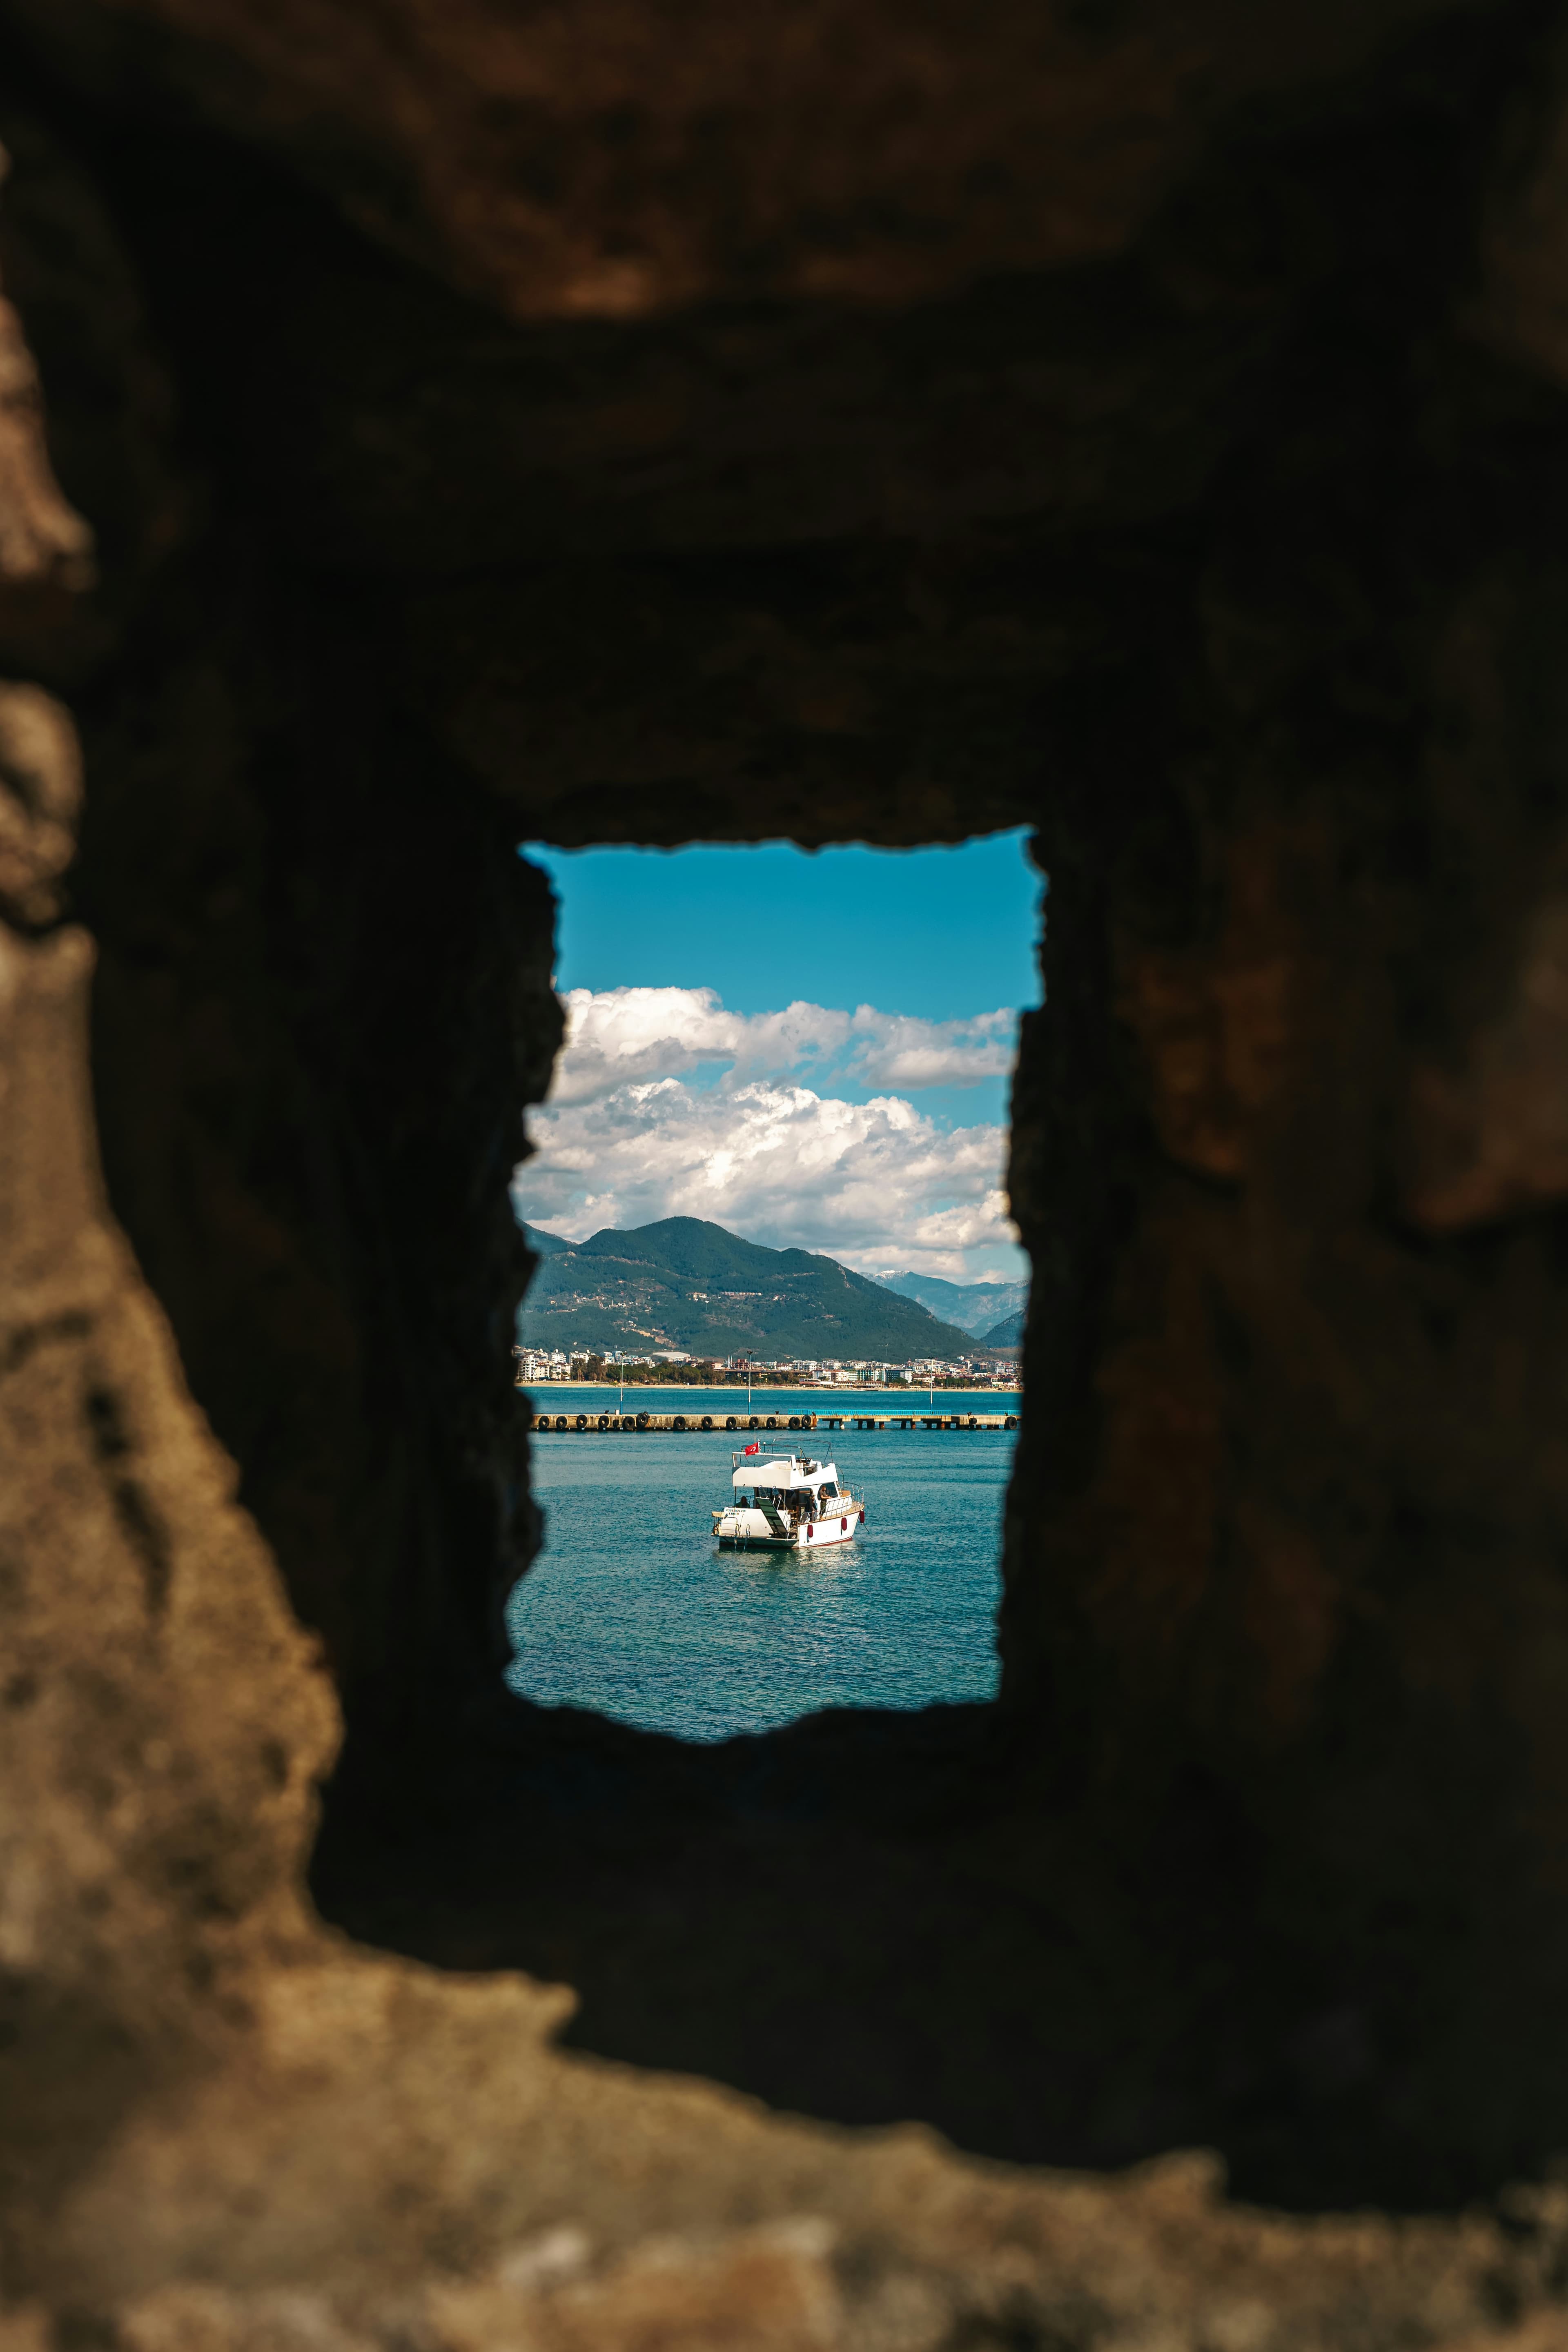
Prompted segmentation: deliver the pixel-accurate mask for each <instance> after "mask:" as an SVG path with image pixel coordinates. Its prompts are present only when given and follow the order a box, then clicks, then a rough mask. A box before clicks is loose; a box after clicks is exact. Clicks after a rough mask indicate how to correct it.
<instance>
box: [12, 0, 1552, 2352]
mask: <svg viewBox="0 0 1568 2352" xmlns="http://www.w3.org/2000/svg"><path fill="white" fill-rule="evenodd" d="M0 26H3V27H4V41H5V47H4V50H3V53H0V130H3V131H4V133H5V138H6V141H7V143H8V145H9V148H10V150H11V152H12V156H13V163H14V170H13V173H12V177H11V180H10V182H9V184H8V185H7V188H6V191H5V204H4V207H3V208H0V266H3V274H4V279H5V290H6V295H7V297H8V299H9V302H10V303H11V304H13V305H14V306H15V307H14V309H6V310H4V311H3V312H0V671H3V672H4V675H5V681H6V682H5V685H4V687H3V688H0V1416H3V1418H0V1444H3V1447H4V1453H3V1455H0V1615H3V1621H4V1622H3V1629H0V1642H3V1659H0V1741H3V1742H4V1747H5V1760H4V1779H3V1781H0V1856H3V1870H0V2198H3V2203H4V2211H3V2216H0V2297H3V2300H0V2342H3V2344H4V2346H5V2352H43V2347H53V2352H82V2347H101V2346H104V2345H106V2344H107V2345H111V2346H114V2347H124V2352H229V2347H235V2352H350V2347H371V2346H376V2347H386V2352H478V2347H480V2346H485V2347H489V2346H498V2347H519V2352H523V2348H524V2347H541V2352H576V2347H586V2346H588V2345H590V2344H592V2345H595V2346H598V2345H604V2346H610V2347H619V2346H626V2347H634V2346H635V2347H649V2352H652V2347H654V2346H661V2347H663V2346H669V2345H674V2344H690V2345H703V2344H712V2345H714V2346H718V2345H721V2344H722V2345H745V2346H756V2347H781V2352H782V2347H792V2352H793V2347H802V2348H803V2352H805V2347H812V2352H816V2347H835V2346H838V2345H845V2346H851V2345H853V2346H861V2345H865V2346H873V2347H879V2346H887V2347H906V2346H907V2347H927V2346H929V2347H933V2352H935V2347H946V2352H959V2347H976V2346H984V2345H1049V2346H1051V2347H1057V2352H1063V2347H1068V2352H1091V2347H1127V2352H1133V2347H1137V2348H1138V2352H1153V2347H1183V2352H1185V2347H1191V2352H1316V2347H1324V2352H1327V2348H1328V2347H1347V2346H1348V2347H1367V2352H1384V2347H1387V2348H1388V2352H1395V2347H1401V2348H1402V2352H1403V2348H1404V2347H1424V2346H1425V2347H1435V2346H1444V2345H1453V2346H1456V2347H1457V2346H1459V2345H1464V2346H1467V2347H1482V2346H1485V2347H1496V2352H1503V2347H1514V2352H1552V2347H1555V2346H1556V2345H1558V2344H1559V2343H1560V2342H1561V2341H1563V2329H1564V2322H1563V2298H1564V2293H1565V2281H1568V2256H1565V2253H1564V2244H1565V2239H1564V2230H1565V2223H1564V2216H1563V2194H1562V2191H1561V2189H1559V2188H1556V2187H1553V2186H1552V2185H1550V2181H1551V2179H1552V2169H1551V2168H1552V2159H1553V2158H1555V2157H1556V2156H1557V2155H1558V2154H1560V2153H1561V2152H1562V2151H1563V2148H1564V2147H1565V2146H1568V2066H1565V2063H1564V2060H1563V2050H1562V2037H1561V2033H1560V2031H1559V2025H1558V2019H1559V2012H1560V2009H1561V1987H1562V1983H1563V1972H1564V1967H1565V1965H1568V1870H1565V1864H1564V1856H1565V1854H1568V1704H1565V1700H1568V1615H1565V1607H1568V1604H1565V1600H1564V1587H1563V1559H1564V1556H1565V1553H1564V1537H1565V1533H1568V1455H1565V1454H1564V1448H1563V1434H1562V1432H1563V1402H1564V1396H1565V1392H1568V1358H1565V1354H1564V1342H1563V1331H1564V1329H1565V1328H1568V1324H1565V1321H1564V1317H1563V1283H1564V1269H1565V1267H1568V1255H1565V1253H1564V1249H1563V1230H1564V1229H1563V1214H1564V1192H1565V1187H1568V1125H1565V1123H1564V1118H1563V1075H1564V1054H1565V1046H1564V1012H1563V992H1564V988H1565V987H1568V978H1565V974H1568V946H1565V944H1564V936H1563V934H1564V918H1563V887H1564V883H1563V875H1564V864H1563V860H1564V843H1565V840H1568V833H1565V829H1564V828H1565V823H1568V807H1565V804H1564V784H1563V777H1564V775H1565V773H1568V766H1565V763H1564V757H1563V753H1564V719H1565V717H1568V712H1565V709H1564V703H1563V675H1564V673H1563V664H1562V660H1561V645H1562V639H1563V615H1564V613H1565V612H1568V593H1565V590H1568V583H1565V580H1564V573H1563V555H1562V551H1563V547H1564V545H1568V512H1565V511H1564V503H1563V502H1564V495H1565V489H1564V486H1565V484H1568V467H1565V466H1564V454H1565V452H1568V411H1565V409H1564V407H1563V383H1562V376H1563V362H1562V356H1561V352H1562V344H1563V328H1562V319H1563V315H1565V314H1568V289H1565V287H1564V284H1563V282H1562V281H1563V267H1562V256H1563V237H1562V234H1561V224H1560V221H1559V217H1558V215H1559V214H1560V213H1561V211H1562V204H1561V201H1560V198H1561V186H1560V184H1561V182H1562V179H1563V164H1562V153H1561V151H1562V146H1563V133H1562V130H1561V123H1560V117H1561V113H1562V106H1561V89H1562V73H1561V58H1562V56H1563V35H1562V30H1561V26H1560V25H1559V22H1558V19H1557V16H1556V14H1555V13H1554V12H1553V11H1552V9H1551V8H1549V7H1545V6H1540V5H1531V6H1524V5H1493V6H1474V7H1463V6H1452V7H1436V6H1434V7H1425V6H1421V5H1409V6H1394V5H1389V6H1386V7H1379V8H1377V9H1374V10H1371V11H1368V10H1365V9H1363V10H1360V11H1353V12H1352V11H1350V10H1340V9H1327V10H1325V9H1322V8H1319V9H1316V10H1306V9H1302V8H1300V7H1295V6H1291V7H1285V6H1283V5H1281V6H1276V7H1271V8H1267V9H1261V10H1260V9H1247V10H1237V9H1231V8H1229V7H1224V6H1220V5H1217V0H1216V5H1209V6H1205V7H1203V8H1187V9H1184V10H1182V11H1179V12H1178V11H1175V10H1172V9H1167V8H1165V7H1163V6H1154V5H1147V6H1144V7H1137V6H1128V7H1121V6H1114V7H1100V6H1094V7H1086V6H1078V7H1074V8H1071V9H1067V8H1064V9H1059V10H1056V11H1036V12H1033V13H1029V12H1021V11H1016V10H1010V9H1006V8H994V9H992V10H991V11H990V12H989V13H983V14H982V16H980V17H979V18H976V17H975V16H974V15H973V11H969V12H957V11H952V10H947V11H945V12H944V10H943V9H942V8H941V7H937V8H935V9H928V10H927V11H925V13H924V14H923V15H921V16H919V17H918V18H916V17H911V16H910V15H909V13H908V11H905V12H903V13H902V14H900V16H898V18H897V21H896V22H895V21H894V18H893V16H891V15H889V13H888V12H886V11H884V10H881V9H880V8H879V6H878V5H875V0H835V5H832V6H826V7H823V8H819V9H816V10H815V11H811V12H806V13H805V14H802V13H801V12H799V11H795V12H792V13H788V14H786V13H784V12H779V11H773V10H769V9H766V8H764V9H761V10H752V11H750V12H749V13H747V12H743V13H742V16H734V15H733V13H732V12H731V15H730V16H719V15H717V14H714V13H712V12H707V11H705V10H703V9H702V8H700V7H698V6H695V5H693V6H692V7H689V8H688V9H685V10H683V11H680V12H678V13H676V14H671V13H670V12H668V11H666V12H664V13H663V14H660V13H659V12H657V11H652V10H649V9H647V8H645V7H640V6H637V7H626V8H622V9H620V10H619V12H618V13H617V12H616V11H610V12H608V13H605V11H603V10H600V11H598V12H597V13H595V12H592V11H589V10H587V9H585V8H583V7H575V8H567V9H564V10H562V11H558V12H557V13H556V14H555V15H553V16H541V15H539V14H538V13H537V12H535V13H533V14H529V13H528V12H524V11H521V10H518V11H508V10H506V9H502V8H486V9H483V10H481V9H479V8H478V7H476V6H473V5H470V0H452V5H445V6H443V7H442V8H441V9H439V10H436V9H433V8H426V7H423V6H420V5H416V0H397V5H392V0H388V5H385V6H384V7H377V8H375V9H374V10H365V9H359V8H354V9H350V8H347V7H339V6H334V5H329V0H290V5H289V6H288V7H287V8H284V9H281V10H279V9H278V8H274V7H267V8H263V7H261V6H259V5H258V6H255V7H252V6H248V5H241V0H70V5H51V6H49V7H48V8H47V9H45V8H43V7H41V6H35V5H32V0H5V5H3V6H0ZM35 355H36V356H35ZM40 383H41V384H42V387H43V393H44V395H45V396H46V399H47V447H46V441H45V418H46V408H45V406H44V405H42V404H41V403H40V393H39V386H40ZM83 518H85V520H83ZM89 527H90V529H89ZM78 816H79V817H80V852H79V857H78V859H77V862H76V863H75V865H74V866H71V865H70V863H69V856H70V842H71V838H72V834H73V829H74V827H75V826H76V824H77V821H78ZM1002 824H1031V825H1033V826H1034V827H1035V828H1036V831H1037V855H1038V856H1039V857H1040V860H1041V862H1042V864H1043V865H1044V866H1045V867H1046V869H1047V871H1048V874H1049V877H1050V897H1049V910H1050V912H1049V928H1048V932H1047V940H1046V942H1045V950H1044V957H1045V970H1046V977H1047V1002H1046V1007H1045V1009H1044V1010H1043V1011H1042V1012H1039V1013H1035V1014H1033V1015H1031V1016H1030V1019H1029V1021H1028V1023H1027V1024H1026V1034H1025V1040H1024V1045H1023V1051H1022V1055H1021V1059H1020V1065H1019V1070H1018V1074H1017V1080H1016V1093H1015V1106H1014V1151H1013V1168H1012V1188H1013V1198H1014V1202H1015V1207H1016V1213H1017V1214H1018V1217H1019V1220H1020V1223H1021V1224H1022V1227H1023V1229H1024V1232H1025V1234H1026V1239H1027V1240H1028V1243H1029V1245H1030V1248H1031V1251H1032V1253H1033V1256H1034V1261H1035V1267H1036V1278H1035V1292H1034V1299H1033V1305H1032V1310H1031V1321H1030V1328H1029V1336H1028V1344H1027V1376H1028V1381H1029V1407H1028V1412H1027V1415H1026V1426H1025V1429H1024V1432H1023V1434H1022V1439H1021V1443H1020V1446H1019V1452H1018V1457H1017V1471H1016V1478H1015V1483H1014V1488H1013V1492H1012V1495H1011V1497H1010V1500H1009V1507H1008V1525H1007V1535H1006V1551H1005V1578H1006V1601H1005V1611H1004V1618H1003V1624H1002V1633H1001V1639H1002V1648H1003V1658H1004V1667H1005V1680H1004V1693H1003V1704H1002V1705H1001V1706H1000V1707H999V1708H996V1709H976V1708H952V1709H933V1710H931V1711H930V1712H929V1714H928V1715H926V1716H924V1717H915V1718H904V1717H854V1716H848V1717H826V1718H822V1719H819V1720H817V1721H816V1722H811V1723H807V1724H805V1725H802V1726H797V1727H794V1728H792V1729H791V1730H790V1731H788V1732H785V1733H783V1734H780V1735H777V1736H775V1737H773V1738H767V1739H759V1740H751V1741H738V1742H734V1743H731V1745H730V1746H729V1747H728V1748H725V1749H723V1750H721V1751H718V1752H715V1753H704V1752H701V1751H696V1750H690V1749H685V1748H680V1747H679V1745H678V1744H677V1743H674V1742H671V1741H668V1740H661V1739H658V1738H651V1737H647V1736H642V1735H637V1734H633V1733H629V1732H625V1733H623V1732H620V1731H617V1730H616V1729H614V1728H613V1727H609V1726H606V1725H603V1724H599V1723H596V1722H595V1721H594V1720H592V1719H591V1718H587V1717H579V1716H574V1715H572V1714H571V1713H569V1712H568V1713H563V1714H561V1715H555V1716H549V1715H544V1714H542V1713H540V1712H539V1711H536V1710H532V1709H530V1708H528V1707H526V1706H522V1705H521V1704H520V1703H515V1702H512V1701H510V1700H509V1699H507V1698H506V1697H505V1696H503V1694H502V1691H501V1688H500V1676H499V1668H500V1661H501V1657H502V1654H503V1644H502V1640H501V1634H500V1611H501V1603H502V1601H503V1600H504V1597H505V1594H506V1592H507V1590H508V1588H509V1586H510V1582H511V1581H512V1580H513V1579H514V1578H515V1576H516V1575H517V1574H518V1573H519V1572H521V1570H522V1569H523V1568H525V1567H526V1564H527V1561H528V1559H529V1558H530V1556H531V1550H532V1549H533V1545H534V1542H535V1538H536V1533H537V1529H536V1522H535V1517H534V1514H533V1511H532V1507H531V1504H530V1502H529V1500H528V1495H527V1482H526V1467H527V1465H526V1445H525V1441H524V1437H523V1433H522V1431H521V1424H520V1422H519V1419H518V1417H517V1415H516V1412H515V1411H514V1410H513V1406H512V1400H511V1398H510V1394H509V1392H508V1390H507V1387H506V1375H507V1369H508V1367H507V1352H506V1351H507V1343H508V1341H509V1339H510V1320H511V1312H512V1307H513V1305H514V1303H515V1300H516V1297H517V1296H518V1295H519V1292H520V1289H521V1284H522V1281H523V1279H524V1278H525V1276H526V1272H527V1265H526V1259H525V1256H524V1254H523V1252H522V1250H521V1244H520V1243H519V1240H518V1237H517V1235H516V1233H515V1231H514V1229H513V1227H512V1225H511V1223H510V1214H509V1212H508V1209H507V1204H506V1199H505V1177H506V1174H507V1171H508V1168H509V1165H510V1160H511V1158H512V1157H513V1154H514V1151H515V1150H516V1148H517V1127H516V1119H517V1111H518V1108H519V1106H520V1104H521V1103H523V1102H526V1101H529V1100H537V1099H538V1098H539V1097H540V1096H541V1094H542V1091H543V1088H544V1086H545V1084H546V1081H547V1077H548V1071H549V1066H550V1061H551V1057H552V1053H553V1051H554V1048H555V1045H556V1043H557V1041H558V1037H559V1020H560V1015H559V1009H558V1007H557V1006H556V1004H555V1003H554V1000H553V998H552V995H551V993H550V989H549V975H550V965H551V936H550V934H551V913H552V910H551V908H550V904H549V898H548V893H547V891H546V889H545V887H544V884H543V881H542V877H540V876H538V875H537V874H535V873H533V872H532V871H531V869H530V868H528V867H527V866H524V865H522V864H521V863H520V862H519V861H518V860H517V859H516V858H515V856H513V854H512V845H513V843H514V842H515V841H516V840H517V839H518V838H520V837H530V838H531V837H540V836H544V837H552V838H554V839H556V840H559V841H563V842H567V843H570V842H578V841H585V840H593V839H607V840H614V839H631V840H644V841H650V842H673V841H679V840H681V839H685V838H689V837H692V836H694V835H701V836H706V837H712V838H721V839H747V838H752V837H755V836H757V835H760V834H761V835H767V834H773V833H778V832H788V833H791V834H793V835H795V837H796V838H798V839H800V840H802V841H804V842H806V843H820V842H824V841H827V840H836V839H852V838H865V839H871V840H879V841H885V842H889V843H899V842H910V841H918V840H922V839H954V838H959V837H962V836H963V835H964V834H965V833H967V832H969V831H972V830H973V829H975V828H977V827H978V828H984V827H987V826H997V825H1002ZM89 992H90V1002H89ZM323 1781H324V1782H325V1790H324V1799H323V1795H322V1793H321V1790H322V1783H323ZM323 1803H324V1816H323V1822H324V1825H323V1826H322V1827H321V1833H320V1835H319V1836H318V1816H319V1813H320V1812H321V1808H322V1805H323ZM308 1873H309V1874H310V1888H311V1890H312V1891H313V1894H314V1896H315V1904H313V1903H312V1900H311V1895H310V1893H308V1892H307V1874H308ZM316 1905H319V1906H320V1909H318V1908H317V1907H316ZM323 1912H324V1913H325V1914H326V1916H327V1917H328V1918H330V1919H331V1921H333V1922H335V1923H336V1924H335V1925H324V1924H323V1921H322V1916H321V1913H323ZM345 1928H346V1929H348V1930H351V1931H353V1933H355V1934H357V1935H358V1937H360V1941H359V1942H358V1943H357V1944H356V1943H353V1942H351V1941H350V1940H349V1939H348V1937H347V1936H346V1935H345V1933H344V1932H343V1930H344V1929H345ZM373 1947H379V1949H376V1948H373ZM702 2076H706V2077H707V2078H709V2079H707V2080H706V2081H704V2080H700V2079H694V2078H697V2077H702ZM746 2093H751V2094H753V2095H754V2096H753V2097H747V2096H745V2095H744V2094H746ZM763 2102H765V2103H766V2104H763ZM781 2111H787V2112H781ZM933 2126H935V2127H936V2128H934V2129H933V2128H932V2127H933ZM940 2133H944V2134H946V2135H947V2136H948V2137H946V2138H943V2137H939V2134H940ZM953 2140H956V2141H958V2142H959V2143H960V2144H961V2145H962V2147H963V2149H964V2150H965V2151H967V2152H965V2153H958V2152H955V2150H954V2147H952V2141H953ZM1184 2145H1185V2146H1188V2147H1191V2146H1196V2145H1207V2146H1212V2147H1214V2148H1215V2150H1216V2151H1218V2154H1217V2155H1216V2156H1215V2157H1214V2158H1209V2157H1204V2156H1194V2155H1187V2156H1182V2155H1176V2156H1172V2155H1170V2154H1169V2151H1171V2150H1172V2149H1180V2148H1181V2147H1183V2146H1184ZM1001 2159H1012V2160H1013V2161H1011V2162H1005V2161H1002V2160H1001ZM1150 2159H1153V2160H1152V2161H1150ZM1046 2164H1050V2165H1053V2166H1055V2167H1056V2169H1054V2170H1049V2171H1047V2170H1045V2169H1042V2168H1041V2167H1043V2166H1044V2165H1046ZM1072 2165H1077V2166H1079V2167H1098V2168H1100V2174H1099V2176H1098V2177H1094V2176H1091V2175H1090V2174H1089V2173H1087V2172H1082V2171H1080V2172H1079V2174H1077V2175H1074V2174H1073V2173H1071V2172H1069V2171H1068V2170H1066V2169H1063V2168H1064V2167H1068V2166H1072ZM1226 2166H1228V2168H1229V2179H1230V2180H1231V2181H1232V2183H1233V2184H1234V2185H1235V2188H1236V2189H1237V2192H1238V2197H1239V2199H1240V2200H1242V2201H1237V2202H1232V2201H1229V2200H1227V2197H1226V2190H1225V2181H1226ZM1117 2168H1121V2169H1117ZM1521 2181H1522V2182H1524V2183H1525V2184H1527V2185H1523V2186H1521V2185H1520V2184H1521ZM1510 2182H1511V2183H1512V2185H1511V2186H1510ZM1542 2182H1546V2183H1547V2184H1548V2185H1545V2186H1542ZM1530 2183H1533V2184H1534V2185H1528V2184H1530ZM1248 2199H1250V2200H1253V2201H1251V2202H1247V2201H1246V2200H1248ZM1268 2200H1272V2201H1273V2202H1275V2203H1276V2204H1279V2205H1287V2204H1289V2205H1290V2206H1292V2207H1294V2208H1295V2209H1296V2210H1294V2211H1292V2212H1286V2211H1268V2210H1261V2206H1262V2204H1263V2203H1264V2202H1266V2201H1268ZM1364 2200H1381V2201H1382V2202H1383V2203H1384V2204H1385V2205H1387V2206H1388V2207H1391V2208H1400V2209H1403V2211H1404V2214H1405V2218H1397V2217H1395V2216H1394V2215H1392V2214H1390V2213H1389V2212H1381V2213H1380V2212H1377V2211H1367V2212H1365V2213H1363V2214H1362V2215H1360V2216H1355V2217H1352V2216H1348V2215H1347V2213H1346V2211H1345V2210H1343V2209H1347V2208H1350V2207H1352V2206H1354V2205H1356V2204H1358V2203H1360V2202H1363V2201H1364ZM1478 2200H1480V2201H1478ZM1421 2208H1427V2209H1430V2210H1426V2212H1425V2213H1422V2212H1420V2211H1419V2210H1417V2209H1421ZM1336 2209H1339V2210H1336ZM1467 2209H1468V2210H1467ZM1314 2215H1315V2218H1314Z"/></svg>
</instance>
